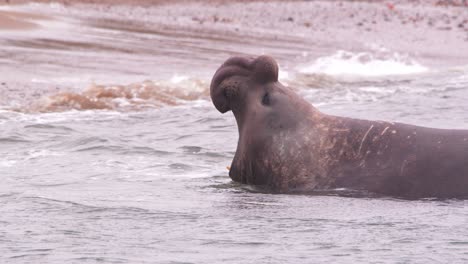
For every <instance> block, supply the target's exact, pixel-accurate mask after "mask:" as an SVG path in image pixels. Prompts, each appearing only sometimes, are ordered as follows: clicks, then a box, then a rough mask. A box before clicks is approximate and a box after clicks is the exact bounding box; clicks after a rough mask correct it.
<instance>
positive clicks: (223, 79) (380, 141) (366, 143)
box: [210, 56, 468, 199]
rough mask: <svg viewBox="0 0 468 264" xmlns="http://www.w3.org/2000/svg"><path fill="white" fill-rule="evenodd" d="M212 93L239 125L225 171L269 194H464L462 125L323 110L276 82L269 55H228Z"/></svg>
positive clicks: (465, 135) (467, 184)
mask: <svg viewBox="0 0 468 264" xmlns="http://www.w3.org/2000/svg"><path fill="white" fill-rule="evenodd" d="M210 93H211V99H212V100H213V104H214V105H215V107H216V109H218V110H219V111H220V112H221V113H225V112H227V111H229V110H232V112H233V113H234V116H235V118H236V121H237V126H238V129H239V141H238V144H237V151H236V154H235V156H234V160H233V161H232V165H231V169H230V172H229V176H230V177H231V178H232V179H233V180H234V181H237V182H241V183H246V184H254V185H263V186H268V187H269V188H270V189H271V190H272V191H274V192H280V193H287V192H312V191H317V190H333V189H337V188H346V189H350V190H358V191H368V192H372V193H376V194H382V195H390V196H396V197H402V198H409V199H414V198H424V197H437V198H466V197H468V130H451V129H433V128H425V127H419V126H413V125H407V124H402V123H392V122H384V121H368V120H359V119H352V118H346V117H337V116H331V115H327V114H324V113H321V112H320V111H318V110H317V109H316V108H314V107H313V106H312V105H311V104H309V103H308V102H307V101H305V100H304V99H303V98H301V97H300V96H299V95H297V94H296V93H295V92H294V91H293V90H291V89H290V88H288V87H285V86H283V85H282V84H281V83H280V82H278V65H277V64H276V62H275V61H274V60H273V59H272V58H271V57H268V56H260V57H258V58H256V59H253V58H243V57H233V58H230V59H228V60H227V61H226V62H225V63H224V64H223V65H222V66H221V67H220V68H219V69H218V70H217V71H216V73H215V75H214V77H213V79H212V82H211V87H210Z"/></svg>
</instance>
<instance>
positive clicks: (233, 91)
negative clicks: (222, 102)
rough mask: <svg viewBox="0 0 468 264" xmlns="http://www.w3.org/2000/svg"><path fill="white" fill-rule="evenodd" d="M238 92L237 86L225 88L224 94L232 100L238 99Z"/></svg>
mask: <svg viewBox="0 0 468 264" xmlns="http://www.w3.org/2000/svg"><path fill="white" fill-rule="evenodd" d="M237 90H238V89H237V88H236V87H235V86H232V85H229V86H226V87H224V89H223V93H224V96H225V97H226V98H228V99H231V98H234V97H236V95H237Z"/></svg>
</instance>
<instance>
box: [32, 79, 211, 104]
mask: <svg viewBox="0 0 468 264" xmlns="http://www.w3.org/2000/svg"><path fill="white" fill-rule="evenodd" d="M208 96H209V90H208V85H207V84H206V83H205V82H204V81H201V80H194V79H189V78H184V79H180V80H178V81H177V82H174V81H173V80H172V81H169V82H153V81H144V82H141V83H133V84H129V85H91V86H90V87H89V88H87V89H86V90H84V91H80V92H60V93H58V94H54V95H50V96H47V97H43V98H42V99H41V100H40V101H39V102H38V103H37V104H36V105H35V106H33V109H32V110H33V111H38V112H63V111H68V110H93V109H97V110H103V109H105V110H116V111H122V112H125V111H135V110H136V111H138V110H143V109H147V108H159V107H162V106H167V105H179V104H182V103H186V102H188V101H194V100H198V99H205V98H208Z"/></svg>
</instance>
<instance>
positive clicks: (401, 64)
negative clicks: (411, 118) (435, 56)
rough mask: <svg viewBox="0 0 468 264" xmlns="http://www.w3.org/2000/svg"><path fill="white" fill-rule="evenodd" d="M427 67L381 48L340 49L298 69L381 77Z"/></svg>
mask: <svg viewBox="0 0 468 264" xmlns="http://www.w3.org/2000/svg"><path fill="white" fill-rule="evenodd" d="M427 70H428V68H426V67H425V66H423V65H421V64H419V63H418V62H416V61H415V60H413V59H411V58H410V57H409V56H406V55H401V54H399V53H396V52H389V51H388V50H385V49H381V50H379V51H376V52H358V53H354V52H349V51H344V50H340V51H337V52H336V53H335V54H333V55H331V56H325V57H320V58H318V59H317V60H316V61H315V62H313V63H312V64H311V65H306V66H304V67H302V68H300V69H299V72H300V73H302V74H326V75H331V76H351V77H352V76H358V77H381V76H391V75H406V74H417V73H423V72H426V71H427Z"/></svg>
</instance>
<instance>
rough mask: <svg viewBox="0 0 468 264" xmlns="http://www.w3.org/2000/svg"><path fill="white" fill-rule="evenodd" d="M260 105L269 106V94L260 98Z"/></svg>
mask: <svg viewBox="0 0 468 264" xmlns="http://www.w3.org/2000/svg"><path fill="white" fill-rule="evenodd" d="M262 105H270V94H269V93H265V94H264V95H263V97H262Z"/></svg>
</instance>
